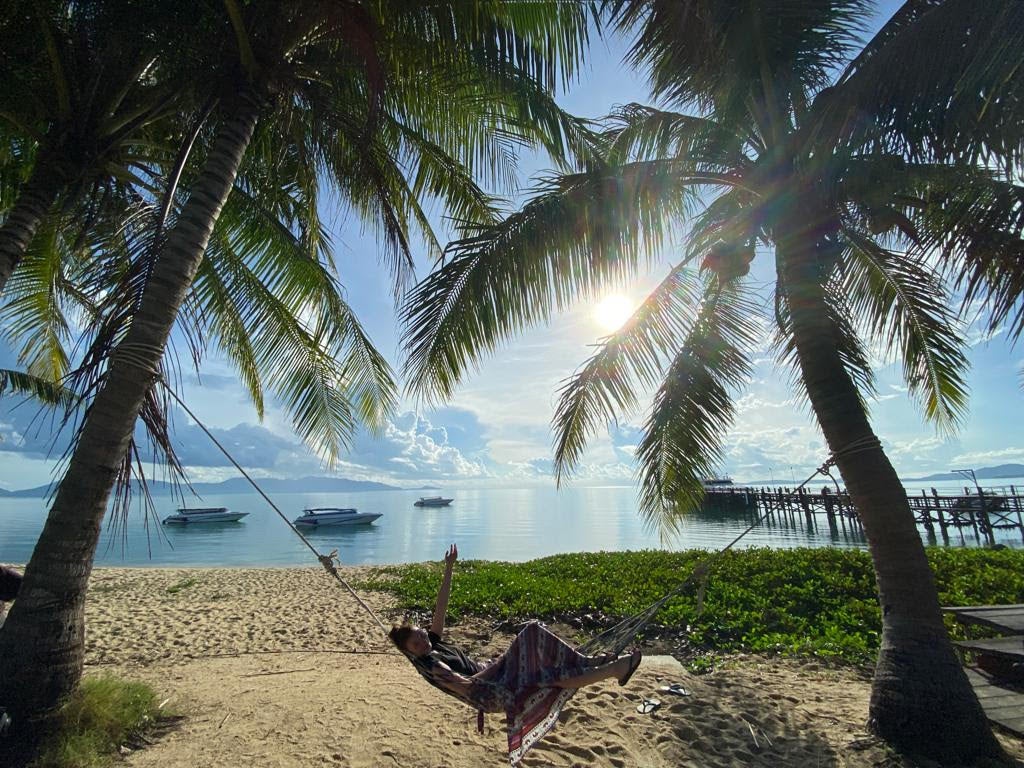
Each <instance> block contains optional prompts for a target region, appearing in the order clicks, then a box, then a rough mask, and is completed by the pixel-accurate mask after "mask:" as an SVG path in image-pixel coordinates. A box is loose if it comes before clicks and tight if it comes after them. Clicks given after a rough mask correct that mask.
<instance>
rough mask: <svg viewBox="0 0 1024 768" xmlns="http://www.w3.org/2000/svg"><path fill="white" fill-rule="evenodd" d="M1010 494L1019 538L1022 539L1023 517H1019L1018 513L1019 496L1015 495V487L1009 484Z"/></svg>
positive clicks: (1023, 534) (1023, 535) (1023, 537)
mask: <svg viewBox="0 0 1024 768" xmlns="http://www.w3.org/2000/svg"><path fill="white" fill-rule="evenodd" d="M1010 496H1011V497H1012V498H1013V508H1014V510H1015V511H1016V512H1017V525H1018V526H1019V527H1020V538H1021V540H1022V541H1024V519H1021V515H1020V496H1018V495H1017V489H1016V488H1014V487H1013V486H1012V485H1011V486H1010Z"/></svg>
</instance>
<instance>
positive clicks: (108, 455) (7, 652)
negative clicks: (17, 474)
mask: <svg viewBox="0 0 1024 768" xmlns="http://www.w3.org/2000/svg"><path fill="white" fill-rule="evenodd" d="M258 115H259V106H258V104H257V102H256V100H255V99H253V98H252V97H251V96H250V95H248V94H243V95H241V96H240V97H239V99H238V102H237V105H236V108H235V109H234V111H233V113H232V114H230V115H229V117H228V118H226V119H225V121H224V123H223V124H222V126H221V128H220V130H219V133H218V135H217V138H216V140H215V143H214V145H213V147H212V149H211V151H210V154H209V156H208V157H207V159H206V163H205V166H204V168H203V171H202V174H201V175H200V177H199V179H198V180H197V182H196V184H195V186H194V188H193V191H192V194H191V195H190V197H189V199H188V202H187V203H186V204H185V206H184V208H183V209H182V212H181V215H180V217H179V218H178V221H177V223H176V224H175V226H174V228H173V229H172V230H171V231H170V232H169V233H168V235H167V240H166V243H165V245H164V247H163V250H162V251H161V253H160V254H159V256H158V258H157V260H156V264H155V266H154V269H153V273H152V275H151V277H150V280H149V283H148V284H147V285H146V288H145V291H144V293H143V296H142V300H141V303H140V307H139V311H138V314H137V315H136V316H135V318H134V320H133V322H132V325H131V328H130V330H129V331H128V334H127V335H126V336H125V338H124V340H123V341H122V343H121V344H119V345H118V347H117V349H116V350H115V351H114V354H113V355H112V358H111V362H110V367H109V370H108V371H107V375H106V382H105V384H104V386H103V388H102V389H101V390H100V392H99V393H98V394H97V396H96V399H95V400H94V401H93V403H92V405H91V407H90V408H89V411H88V414H87V415H86V418H85V422H84V424H83V426H82V431H81V435H80V437H79V441H78V444H77V446H76V447H75V451H74V453H73V455H72V457H71V460H70V463H69V465H68V469H67V472H66V474H65V475H64V478H63V480H62V481H61V483H60V486H59V488H58V490H57V496H56V500H55V501H54V504H53V507H52V508H51V510H50V514H49V516H48V518H47V521H46V525H45V527H44V528H43V532H42V535H41V536H40V537H39V541H38V543H37V544H36V547H35V550H34V551H33V553H32V559H31V560H30V561H29V563H28V567H27V568H26V570H25V580H24V583H23V584H22V588H21V592H20V593H19V595H18V599H17V601H15V603H14V607H13V609H12V610H11V613H10V615H9V616H8V618H7V622H6V623H5V624H4V626H3V628H2V630H0V706H5V707H6V708H7V710H8V712H9V713H10V715H11V717H12V720H13V726H12V728H13V730H14V731H15V736H16V737H17V738H19V739H22V740H34V739H35V738H37V737H38V735H39V734H41V733H44V732H45V731H46V728H47V727H48V726H49V724H50V723H51V722H52V716H53V713H54V711H55V708H56V707H57V705H58V704H59V703H60V701H61V700H62V699H63V698H64V697H65V696H66V695H67V694H68V693H69V692H70V691H71V690H72V689H73V688H74V687H75V686H76V685H77V683H78V681H79V678H80V677H81V673H82V662H83V650H84V643H85V628H84V622H83V613H84V606H85V594H86V585H87V582H88V579H89V575H90V573H91V571H92V565H93V558H94V555H95V550H96V544H97V540H98V538H99V534H100V523H101V521H102V520H103V516H104V514H105V512H106V509H107V503H108V500H109V497H110V492H111V489H112V488H113V484H114V480H115V477H116V475H117V472H118V468H119V467H120V466H121V464H122V461H123V460H124V457H125V454H126V452H127V448H128V444H129V441H130V439H131V436H132V433H133V431H134V429H135V421H136V418H137V416H138V414H139V410H140V408H141V406H142V402H143V398H144V397H145V395H146V392H147V391H148V390H149V388H150V387H151V386H153V383H154V379H155V372H156V371H157V370H159V367H160V361H161V358H162V357H163V353H164V348H165V346H166V343H167V338H168V336H169V334H170V331H171V327H172V326H173V324H174V321H175V318H176V316H177V312H178V308H179V307H180V306H181V304H182V302H183V301H184V299H185V295H186V293H187V291H188V289H189V286H190V285H191V283H192V279H193V277H194V276H195V273H196V270H197V268H198V266H199V263H200V261H201V260H202V257H203V252H204V251H205V250H206V245H207V242H208V241H209V238H210V233H211V231H212V230H213V226H214V224H215V222H216V221H217V217H218V216H219V215H220V211H221V208H222V207H223V205H224V202H225V200H227V197H228V193H229V192H230V191H231V187H232V185H233V184H234V181H235V177H236V175H237V173H238V168H239V165H240V163H241V161H242V157H243V155H244V154H245V150H246V148H247V146H248V144H249V141H250V140H251V138H252V133H253V129H254V127H255V125H256V120H257V117H258Z"/></svg>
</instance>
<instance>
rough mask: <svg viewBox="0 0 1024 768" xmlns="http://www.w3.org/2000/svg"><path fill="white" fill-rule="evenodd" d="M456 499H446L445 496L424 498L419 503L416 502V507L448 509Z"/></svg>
mask: <svg viewBox="0 0 1024 768" xmlns="http://www.w3.org/2000/svg"><path fill="white" fill-rule="evenodd" d="M453 501H455V499H446V498H444V496H423V497H421V498H420V500H419V501H417V502H414V504H413V506H416V507H447V506H448V505H449V504H451V503H452V502H453Z"/></svg>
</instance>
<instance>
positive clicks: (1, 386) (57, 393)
mask: <svg viewBox="0 0 1024 768" xmlns="http://www.w3.org/2000/svg"><path fill="white" fill-rule="evenodd" d="M4 395H25V396H27V397H31V398H32V399H33V400H38V401H39V402H40V403H43V404H45V405H53V406H59V407H61V408H71V407H72V406H74V405H75V403H76V402H77V401H78V397H77V395H76V394H75V393H74V392H72V391H71V390H70V389H68V388H67V387H65V386H63V385H61V384H59V383H56V382H53V381H49V380H47V379H43V378H40V377H39V376H33V375H31V374H28V373H25V372H24V371H11V370H3V369H0V397H2V396H4Z"/></svg>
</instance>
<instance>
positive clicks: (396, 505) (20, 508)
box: [0, 487, 1021, 566]
mask: <svg viewBox="0 0 1024 768" xmlns="http://www.w3.org/2000/svg"><path fill="white" fill-rule="evenodd" d="M443 490H444V493H445V495H446V496H454V497H455V502H454V503H453V504H452V505H451V506H450V507H439V508H431V507H414V506H413V502H415V501H416V499H418V498H419V497H420V495H421V493H420V492H417V491H377V492H365V493H349V494H278V495H277V496H276V497H275V498H274V502H275V504H276V505H277V506H278V507H279V508H280V509H281V510H282V511H283V512H284V514H285V515H286V516H289V518H291V517H294V516H295V515H297V514H299V513H300V512H301V510H303V509H305V508H309V507H325V506H348V507H356V508H358V509H359V510H360V511H363V512H380V513H381V514H382V517H380V518H379V519H378V520H376V521H374V522H373V523H371V524H370V525H359V526H351V527H330V528H317V529H311V530H309V531H306V530H303V533H304V534H305V535H306V536H307V537H308V540H309V542H310V544H312V545H313V547H315V548H316V549H317V550H318V551H319V552H321V553H325V554H326V553H328V552H330V551H331V550H334V549H337V550H338V555H339V557H340V558H341V561H342V563H345V564H351V565H361V564H383V563H403V562H421V561H424V560H437V559H440V557H441V556H442V555H443V553H444V550H445V548H446V547H447V546H448V544H450V543H451V542H453V541H454V542H458V544H459V552H460V555H461V556H462V557H464V558H467V559H469V558H480V559H487V560H510V561H521V560H530V559H533V558H537V557H545V556H547V555H553V554H558V553H562V552H595V551H601V550H607V551H621V550H636V549H660V548H665V549H691V548H699V549H706V550H717V549H720V548H721V547H723V546H725V545H726V544H728V543H729V542H731V541H732V540H733V539H734V538H736V537H737V536H738V535H739V534H740V533H742V532H743V531H744V530H745V529H746V528H747V527H748V526H749V525H750V523H751V522H752V519H753V518H747V517H744V516H740V517H737V518H722V517H721V516H717V515H716V516H710V515H702V514H696V515H693V516H689V517H686V518H685V519H683V520H682V521H681V523H680V526H679V532H678V535H677V536H676V537H675V538H674V539H673V540H671V541H668V542H662V541H661V539H660V538H659V535H658V532H657V531H656V530H652V529H650V528H649V527H646V526H645V525H644V523H643V521H642V520H641V519H640V517H639V515H638V512H637V493H636V489H635V488H632V487H606V488H569V489H563V490H562V491H555V490H554V489H553V488H496V489H466V490H457V489H452V488H444V489H443ZM155 503H156V505H157V510H156V513H157V515H158V516H159V517H161V518H162V517H164V516H165V515H167V514H170V513H171V512H173V511H174V508H175V507H176V506H178V504H177V502H176V501H175V500H172V499H170V498H157V499H155ZM201 503H202V504H203V505H204V506H225V507H228V508H230V509H233V510H237V511H241V512H249V513H250V514H249V516H248V517H246V518H245V519H243V520H241V521H239V522H236V523H209V524H197V525H178V526H169V525H167V526H161V525H159V524H156V525H154V524H153V521H152V519H150V520H149V524H148V526H147V525H144V523H143V519H142V515H141V513H138V512H136V513H135V514H134V516H133V517H132V518H130V519H129V521H128V524H127V528H126V529H122V528H119V529H118V530H116V531H114V530H113V529H111V528H110V527H109V526H106V527H105V529H104V532H103V536H102V538H101V541H100V546H99V549H98V551H97V563H98V564H100V565H154V566H179V565H219V566H285V565H316V560H315V557H314V556H313V554H312V553H311V552H310V551H309V549H308V548H307V547H306V545H305V544H304V543H303V542H302V541H301V540H300V539H299V537H298V536H296V535H295V534H294V533H293V532H292V531H291V530H290V529H289V528H288V526H287V525H286V524H285V523H284V522H283V521H282V520H281V519H280V518H279V517H278V516H277V514H276V513H275V512H274V511H273V510H272V509H271V508H270V507H269V505H268V504H267V503H266V501H265V500H263V499H262V498H261V497H260V496H258V495H256V494H251V495H248V494H237V495H225V496H212V497H204V498H203V499H201ZM293 513H294V514H293ZM45 514H46V504H45V501H44V500H43V499H0V562H10V563H24V562H26V561H27V560H28V558H29V556H30V555H31V552H32V547H33V546H35V541H36V539H37V538H38V536H39V533H40V531H41V530H42V526H43V520H44V517H45ZM952 533H953V532H952V531H951V542H950V543H951V544H952V545H954V546H958V545H960V546H977V545H979V544H981V543H982V542H980V541H975V540H973V532H971V531H965V532H962V533H963V538H962V539H961V537H960V535H959V534H958V535H957V536H956V537H952ZM925 535H926V532H925V531H924V530H923V529H922V536H925ZM997 535H998V536H999V542H1000V543H1002V544H1005V545H1007V546H1015V547H1020V546H1021V539H1020V535H1019V533H1014V532H1000V533H998V534H997ZM736 546H738V547H776V548H787V547H828V546H833V547H858V548H863V547H865V546H866V541H865V538H864V535H863V533H862V532H861V531H860V530H859V529H856V528H854V527H852V526H851V525H850V522H849V521H840V522H837V523H836V524H835V525H831V526H830V525H829V524H828V521H827V519H826V518H825V516H824V515H818V516H815V517H813V518H812V519H811V520H810V521H808V520H807V519H806V518H804V517H803V516H802V515H798V516H796V518H795V519H793V520H790V521H788V522H780V521H779V520H778V519H776V520H774V521H764V522H763V523H761V524H760V525H758V526H756V527H755V528H754V529H753V530H752V531H751V532H750V533H749V534H747V535H746V536H744V538H743V539H742V541H741V542H740V543H739V544H737V545H736Z"/></svg>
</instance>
